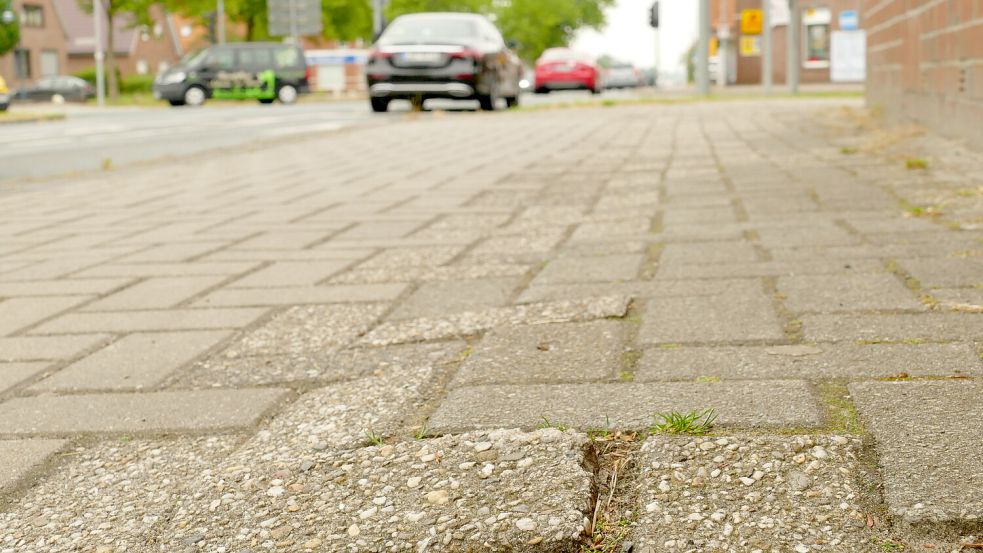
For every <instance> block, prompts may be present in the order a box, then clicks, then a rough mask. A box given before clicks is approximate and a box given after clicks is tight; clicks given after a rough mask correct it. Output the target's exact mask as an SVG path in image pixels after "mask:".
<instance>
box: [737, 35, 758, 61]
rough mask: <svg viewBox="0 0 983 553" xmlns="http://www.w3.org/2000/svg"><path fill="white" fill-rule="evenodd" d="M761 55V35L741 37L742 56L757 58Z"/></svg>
mask: <svg viewBox="0 0 983 553" xmlns="http://www.w3.org/2000/svg"><path fill="white" fill-rule="evenodd" d="M760 55H761V37H759V36H754V35H752V36H742V37H741V56H743V57H745V58H756V57H758V56H760Z"/></svg>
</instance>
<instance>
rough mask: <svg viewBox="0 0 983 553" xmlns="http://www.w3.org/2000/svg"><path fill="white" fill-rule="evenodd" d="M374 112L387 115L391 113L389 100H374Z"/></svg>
mask: <svg viewBox="0 0 983 553" xmlns="http://www.w3.org/2000/svg"><path fill="white" fill-rule="evenodd" d="M371 103H372V111H374V112H376V113H385V112H387V111H389V98H372V99H371Z"/></svg>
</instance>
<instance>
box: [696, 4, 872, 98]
mask: <svg viewBox="0 0 983 553" xmlns="http://www.w3.org/2000/svg"><path fill="white" fill-rule="evenodd" d="M771 2H772V4H771V5H772V10H771V13H772V33H771V34H772V81H773V82H774V83H776V84H781V83H784V82H785V75H786V72H787V65H786V64H787V59H786V53H787V51H788V48H787V40H788V38H787V37H788V25H789V10H788V7H787V6H788V2H787V1H786V0H771ZM863 3H864V2H863V1H862V0H800V4H801V10H802V28H801V30H800V33H799V35H800V37H801V43H800V50H799V78H800V81H801V82H803V83H829V82H834V81H836V80H837V79H836V78H834V77H835V75H833V74H832V72H831V69H832V65H833V64H834V63H835V61H834V59H833V55H834V44H833V43H834V39H838V38H840V37H836V36H835V35H836V34H837V33H838V32H839V31H851V32H852V31H862V29H863V28H864V20H863V18H862V17H856V18H850V17H848V16H849V15H850V13H854V14H857V16H859V15H860V11H859V10H860V7H861V5H862V4H863ZM710 7H711V22H712V25H713V32H714V33H715V34H717V35H718V37H719V36H720V35H723V36H724V37H726V38H725V39H724V42H725V47H724V48H723V49H722V50H721V49H720V48H719V47H712V48H711V53H712V54H713V53H715V52H719V51H723V52H725V57H726V58H727V59H726V62H727V66H728V74H729V76H730V79H729V82H730V83H736V84H757V83H760V82H761V71H762V67H763V64H762V58H761V56H762V52H761V31H762V30H763V29H762V28H761V26H760V25H755V21H754V19H755V18H749V17H748V15H757V14H760V13H761V11H760V10H761V9H762V0H724V1H718V0H710ZM749 11H752V12H756V13H753V14H747V13H746V12H749ZM841 22H855V23H856V28H854V27H853V25H849V26H848V28H843V26H842V25H841ZM715 42H716V43H717V44H719V43H720V38H718V39H717V40H716V41H715ZM858 55H859V56H860V57H861V59H862V53H860V54H858ZM717 63H719V60H718V62H717Z"/></svg>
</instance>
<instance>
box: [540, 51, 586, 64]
mask: <svg viewBox="0 0 983 553" xmlns="http://www.w3.org/2000/svg"><path fill="white" fill-rule="evenodd" d="M539 61H583V62H591V61H593V60H592V59H591V57H590V56H588V55H587V54H584V53H582V52H577V51H576V50H567V49H566V48H550V49H549V50H546V51H545V52H543V55H542V56H540V58H539Z"/></svg>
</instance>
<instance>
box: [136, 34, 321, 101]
mask: <svg viewBox="0 0 983 553" xmlns="http://www.w3.org/2000/svg"><path fill="white" fill-rule="evenodd" d="M312 69H313V68H311V67H308V65H307V61H306V60H305V59H304V51H303V50H301V48H300V47H299V46H297V45H294V44H282V43H274V42H238V43H233V44H221V45H216V46H210V47H208V48H204V49H202V50H198V51H197V52H193V53H191V54H189V55H188V56H185V58H184V59H182V60H181V61H180V62H178V64H177V65H175V66H174V67H172V68H170V69H168V70H167V71H165V72H163V73H161V74H160V75H158V76H157V78H156V79H155V80H154V97H156V98H157V99H160V100H167V101H168V102H170V104H171V105H172V106H183V105H189V106H200V105H201V104H203V103H205V100H207V99H209V98H222V99H231V100H259V101H260V102H261V103H264V104H272V103H273V102H274V101H280V102H281V103H284V104H292V103H294V102H295V101H297V97H298V96H299V95H300V94H304V93H307V92H309V91H310V82H311V80H312Z"/></svg>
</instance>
